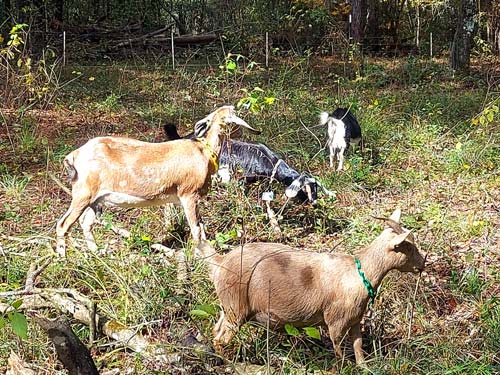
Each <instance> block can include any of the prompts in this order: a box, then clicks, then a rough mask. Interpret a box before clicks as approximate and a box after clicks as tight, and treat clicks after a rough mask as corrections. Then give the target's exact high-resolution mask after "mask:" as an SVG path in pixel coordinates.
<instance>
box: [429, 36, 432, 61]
mask: <svg viewBox="0 0 500 375" xmlns="http://www.w3.org/2000/svg"><path fill="white" fill-rule="evenodd" d="M429 52H430V55H431V59H432V32H431V35H430V49H429Z"/></svg>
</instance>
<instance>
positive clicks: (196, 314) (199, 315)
mask: <svg viewBox="0 0 500 375" xmlns="http://www.w3.org/2000/svg"><path fill="white" fill-rule="evenodd" d="M189 315H191V316H192V317H193V318H200V319H208V318H210V314H209V313H207V312H206V311H203V310H198V309H194V310H191V311H190V312H189Z"/></svg>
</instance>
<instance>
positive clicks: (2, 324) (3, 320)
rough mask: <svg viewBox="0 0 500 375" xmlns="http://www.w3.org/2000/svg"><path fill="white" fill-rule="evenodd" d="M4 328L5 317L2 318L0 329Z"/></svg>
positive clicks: (0, 319) (0, 318)
mask: <svg viewBox="0 0 500 375" xmlns="http://www.w3.org/2000/svg"><path fill="white" fill-rule="evenodd" d="M3 327H5V319H4V318H3V316H0V329H2V328H3Z"/></svg>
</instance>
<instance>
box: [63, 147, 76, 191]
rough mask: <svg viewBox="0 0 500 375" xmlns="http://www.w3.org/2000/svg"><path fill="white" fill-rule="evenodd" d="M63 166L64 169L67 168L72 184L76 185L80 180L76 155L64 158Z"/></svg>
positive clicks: (71, 154)
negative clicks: (76, 165) (76, 166)
mask: <svg viewBox="0 0 500 375" xmlns="http://www.w3.org/2000/svg"><path fill="white" fill-rule="evenodd" d="M63 165H64V168H66V171H67V173H68V176H69V179H70V181H71V183H72V184H73V183H75V181H76V180H77V179H78V172H77V170H76V168H75V155H73V153H70V154H68V155H67V156H66V157H65V158H64V161H63Z"/></svg>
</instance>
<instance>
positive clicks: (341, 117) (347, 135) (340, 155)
mask: <svg viewBox="0 0 500 375" xmlns="http://www.w3.org/2000/svg"><path fill="white" fill-rule="evenodd" d="M319 118H320V125H326V124H328V147H329V149H330V168H333V160H334V158H335V156H337V161H338V166H337V170H338V171H341V170H342V169H343V168H344V153H345V152H346V151H347V150H348V149H349V146H350V145H356V144H358V143H360V141H361V127H360V126H359V123H358V121H357V120H356V118H355V117H354V116H353V114H352V113H351V111H349V110H348V109H345V108H337V109H336V110H335V111H333V112H332V113H331V114H329V113H327V112H321V114H320V115H319Z"/></svg>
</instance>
